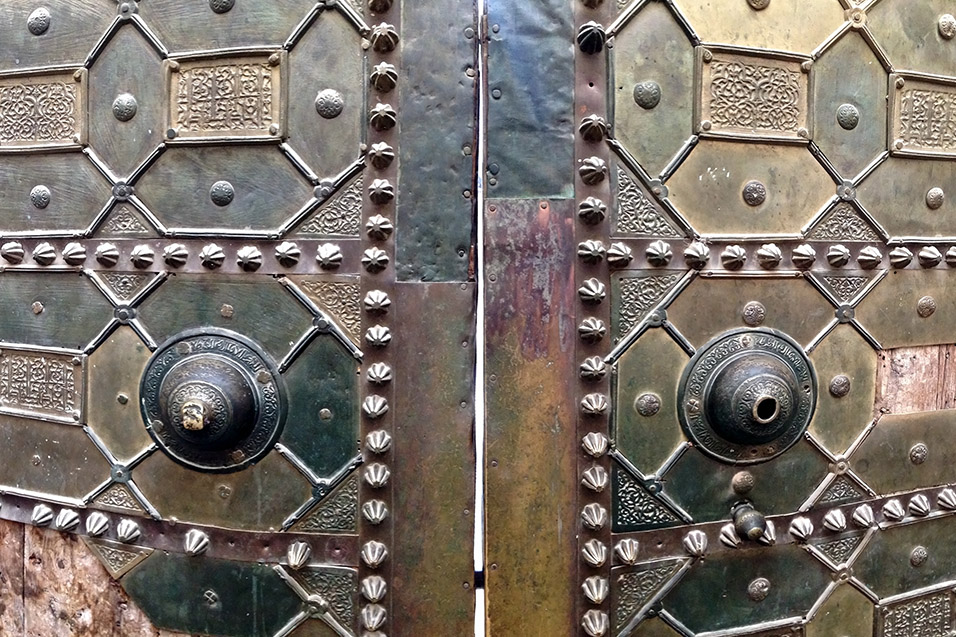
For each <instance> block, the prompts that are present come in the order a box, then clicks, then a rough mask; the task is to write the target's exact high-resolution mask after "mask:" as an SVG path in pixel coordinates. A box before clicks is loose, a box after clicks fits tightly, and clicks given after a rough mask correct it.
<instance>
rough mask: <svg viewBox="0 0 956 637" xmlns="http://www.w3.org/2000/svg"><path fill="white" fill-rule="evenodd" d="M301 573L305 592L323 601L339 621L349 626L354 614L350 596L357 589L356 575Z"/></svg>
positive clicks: (313, 570)
mask: <svg viewBox="0 0 956 637" xmlns="http://www.w3.org/2000/svg"><path fill="white" fill-rule="evenodd" d="M301 573H302V579H303V580H304V582H303V583H304V584H305V588H306V590H307V591H308V592H309V593H310V594H312V595H318V596H320V597H322V598H323V599H325V601H327V602H328V603H329V607H331V609H332V612H334V613H335V615H336V617H338V618H339V621H341V622H342V623H343V624H345V625H346V626H351V625H352V622H353V621H354V613H355V610H354V601H353V599H352V595H353V591H355V590H356V589H357V588H358V581H357V580H358V577H357V575H356V573H355V572H354V571H331V570H322V569H309V570H305V571H302V572H301Z"/></svg>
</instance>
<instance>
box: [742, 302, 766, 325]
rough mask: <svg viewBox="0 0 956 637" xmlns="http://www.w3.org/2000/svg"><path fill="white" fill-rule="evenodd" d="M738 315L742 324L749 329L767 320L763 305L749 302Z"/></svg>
mask: <svg viewBox="0 0 956 637" xmlns="http://www.w3.org/2000/svg"><path fill="white" fill-rule="evenodd" d="M740 315H741V318H743V320H744V323H746V324H747V325H749V326H750V327H757V326H758V325H760V324H761V323H763V322H764V320H765V319H766V318H767V308H765V307H764V306H763V303H758V302H757V301H751V302H749V303H747V304H746V305H745V306H744V309H743V311H741V313H740Z"/></svg>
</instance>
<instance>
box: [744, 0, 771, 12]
mask: <svg viewBox="0 0 956 637" xmlns="http://www.w3.org/2000/svg"><path fill="white" fill-rule="evenodd" d="M747 4H749V5H750V8H751V9H753V10H754V11H763V10H764V9H766V8H767V7H769V6H770V0H747Z"/></svg>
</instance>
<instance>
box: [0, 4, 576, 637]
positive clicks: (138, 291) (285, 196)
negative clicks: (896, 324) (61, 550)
mask: <svg viewBox="0 0 956 637" xmlns="http://www.w3.org/2000/svg"><path fill="white" fill-rule="evenodd" d="M476 13H477V11H476V6H475V4H474V3H473V2H469V1H465V2H462V1H460V0H439V1H438V2H430V3H427V5H413V4H411V3H408V2H400V1H399V2H393V1H392V0H342V1H341V2H325V1H316V0H200V1H193V2H185V1H183V0H149V2H139V1H135V0H130V1H128V2H126V1H123V2H114V1H113V0H77V1H67V0H53V1H51V2H47V3H44V4H42V6H41V5H37V4H31V3H30V2H24V1H21V0H13V1H11V2H5V3H2V6H0V190H2V192H3V199H2V201H0V234H2V239H0V305H2V316H0V440H2V442H3V444H2V445H0V446H2V449H3V451H0V518H3V519H5V520H9V521H13V522H16V523H19V524H29V525H32V526H35V527H36V528H37V529H49V530H50V531H51V532H56V533H59V534H62V535H63V538H62V539H63V541H64V542H70V543H72V544H73V545H75V546H76V547H78V548H77V550H80V549H81V548H83V547H86V548H87V549H88V550H89V555H90V559H89V560H85V561H82V560H77V561H76V562H75V563H73V562H70V561H69V560H68V559H61V557H60V556H59V555H51V556H48V555H46V554H42V555H41V554H39V553H40V552H39V551H38V554H36V555H30V554H27V555H26V556H25V555H24V549H23V542H21V543H20V549H19V557H16V556H12V555H11V556H8V555H7V554H6V553H5V552H4V553H2V554H0V566H2V569H0V570H2V571H3V572H2V575H3V579H4V581H10V577H11V575H12V573H13V572H14V570H13V568H12V566H11V565H12V563H13V562H15V561H17V560H19V561H20V562H21V568H20V571H23V568H22V566H23V560H24V559H29V560H32V563H31V567H30V568H34V566H36V568H37V569H44V568H45V569H46V570H47V571H48V573H46V575H47V577H48V578H49V579H50V580H54V579H60V580H68V581H69V582H71V583H72V582H76V583H78V584H77V586H76V588H77V589H82V585H83V584H84V583H86V582H88V581H89V582H91V584H90V590H91V591H92V590H93V588H92V579H93V575H92V573H91V571H90V564H89V563H90V562H92V567H93V568H94V569H97V571H96V575H97V577H98V576H99V575H101V574H102V573H101V572H100V571H102V569H103V568H105V572H106V573H108V575H109V577H110V578H112V580H114V583H113V587H114V589H115V590H116V591H120V590H121V589H122V590H125V592H126V593H128V595H129V598H130V599H131V603H132V604H135V605H137V606H138V607H139V609H140V610H141V611H142V613H140V611H139V610H137V617H141V618H142V621H141V623H142V626H137V627H136V628H133V627H131V626H130V625H129V623H128V622H126V623H124V622H123V621H120V620H121V619H122V618H121V617H119V615H116V616H115V617H114V616H108V617H107V616H106V615H104V614H103V612H102V608H103V607H106V606H108V605H109V603H102V602H101V603H98V604H97V605H95V608H93V607H88V608H82V607H80V605H79V602H77V603H74V601H75V600H69V601H67V600H65V599H62V597H63V595H66V594H67V593H64V592H62V591H63V590H67V589H70V587H62V588H58V587H55V586H44V585H42V584H38V585H35V586H34V588H35V589H36V590H41V589H43V590H49V591H50V592H49V595H48V596H46V595H45V596H44V597H43V598H42V599H41V598H40V597H39V596H37V595H36V594H34V593H33V592H29V591H26V590H25V587H24V585H23V582H22V579H23V578H20V579H21V581H20V583H19V585H18V586H17V585H15V586H12V587H10V591H9V595H7V596H6V597H4V599H3V600H0V601H2V602H3V603H2V604H0V606H3V607H4V608H8V607H9V608H20V610H21V611H22V612H21V616H22V615H23V614H24V613H26V614H29V613H34V614H36V613H39V612H43V613H45V615H44V617H45V618H46V619H47V620H48V621H47V622H46V623H42V624H41V623H38V622H34V621H32V620H29V618H27V619H24V618H23V617H21V621H19V623H18V622H16V621H12V622H8V621H7V620H6V619H7V618H6V616H5V613H4V612H0V626H2V627H3V629H4V630H5V631H6V630H7V628H8V626H14V627H16V626H19V628H20V629H21V632H24V631H25V630H26V627H29V632H31V633H32V632H37V634H41V633H42V634H61V633H63V631H68V632H76V631H77V630H79V631H81V632H86V633H88V634H96V635H114V634H115V635H118V634H120V633H121V632H122V633H123V634H124V636H125V635H127V634H128V635H130V636H132V635H133V634H134V631H139V632H136V633H135V634H137V635H138V634H140V633H142V634H143V635H144V637H145V635H146V634H147V632H148V633H149V635H150V636H151V637H152V636H153V635H157V634H160V633H162V634H163V635H167V634H168V635H172V634H174V633H175V634H186V633H190V634H197V635H198V634H203V635H222V636H229V637H251V636H254V635H255V636H260V635H261V636H263V637H276V636H281V637H286V636H288V635H294V636H302V637H306V636H310V635H311V636H321V637H330V636H332V635H335V636H337V637H357V636H359V635H374V636H377V637H378V636H382V635H386V634H387V635H392V636H395V635H431V634H453V635H459V634H466V633H467V631H468V630H469V629H471V627H472V625H473V623H474V585H475V582H474V567H473V554H472V546H473V541H474V539H473V529H474V524H475V522H474V516H475V510H474V509H475V505H474V471H473V469H472V468H473V465H474V452H475V450H474V435H473V427H474V422H473V419H474V403H473V400H472V396H473V390H474V381H475V379H474V360H475V359H474V353H475V333H474V331H475V323H474V316H475V303H474V301H475V290H474V283H473V281H474V275H475V273H474V259H475V254H476V253H475V247H474V241H475V235H476V230H475V205H476V201H477V200H478V193H477V191H476V184H477V177H476V174H475V173H476V166H475V164H476V159H477V157H478V154H479V152H478V147H477V140H476V135H475V131H476V129H477V104H478V101H477V86H478V82H479V80H478V78H479V74H478V64H477V62H478V60H477V50H478V47H477V44H478V37H477V36H478V33H477V32H476V31H477V28H478V21H477V15H476ZM466 34H469V35H467V36H466ZM570 99H571V98H570V96H568V97H567V98H566V100H567V101H568V103H570ZM568 157H569V159H570V151H568ZM400 282H401V283H400ZM432 282H435V283H434V284H433V283H432ZM436 317H439V318H436ZM150 434H152V437H151V435H150ZM469 467H472V468H469ZM569 475H570V472H569ZM21 538H22V534H21ZM80 538H82V540H83V541H82V542H78V541H77V540H78V539H80ZM14 548H15V547H14V546H13V544H12V543H11V546H10V550H11V551H12V550H13V549H14ZM6 550H7V547H6V546H5V548H4V551H6ZM568 560H570V557H569V558H568ZM100 564H102V567H101V566H100ZM37 565H38V566H37ZM14 584H16V582H14ZM18 590H19V592H17V591H18ZM70 590H72V589H70ZM89 594H93V593H89ZM17 596H19V603H15V602H14V598H15V597H17ZM26 597H31V601H30V603H29V604H27V603H26V602H25V598H26ZM32 598H36V599H32ZM48 598H49V600H48ZM58 598H59V599H60V600H61V601H56V600H57V599H58ZM115 598H116V599H122V600H123V603H124V604H125V603H126V601H127V600H126V598H125V597H124V596H123V595H121V594H117V595H115ZM110 599H113V597H111V598H110ZM47 606H48V607H49V608H48V610H46V611H40V609H41V608H46V607H47ZM24 609H25V610H24ZM64 609H69V610H68V611H67V610H64ZM50 617H52V619H50ZM117 618H119V619H117ZM146 618H148V620H149V621H150V622H152V624H153V625H152V626H148V625H147V621H146ZM13 630H14V632H10V634H11V637H12V636H13V634H15V630H16V629H15V628H14V629H13ZM4 634H6V632H5V633H4Z"/></svg>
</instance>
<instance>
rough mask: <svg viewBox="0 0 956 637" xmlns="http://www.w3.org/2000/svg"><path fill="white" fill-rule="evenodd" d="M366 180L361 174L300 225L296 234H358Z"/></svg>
mask: <svg viewBox="0 0 956 637" xmlns="http://www.w3.org/2000/svg"><path fill="white" fill-rule="evenodd" d="M363 184H364V181H363V179H362V176H361V175H359V177H358V178H357V179H355V180H354V181H353V182H352V183H350V184H349V185H348V186H347V187H346V188H345V189H343V190H342V192H340V193H339V194H338V195H337V196H336V197H335V198H334V199H332V201H330V202H329V203H327V204H325V205H324V206H322V207H321V208H319V209H318V210H317V211H316V212H315V213H314V214H313V215H312V216H311V217H309V219H308V220H307V221H306V222H305V223H304V224H302V225H301V226H300V227H299V230H298V232H297V233H296V234H306V235H329V234H341V235H348V236H357V235H358V233H359V224H360V223H361V220H362V190H363V188H364V185H363Z"/></svg>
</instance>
